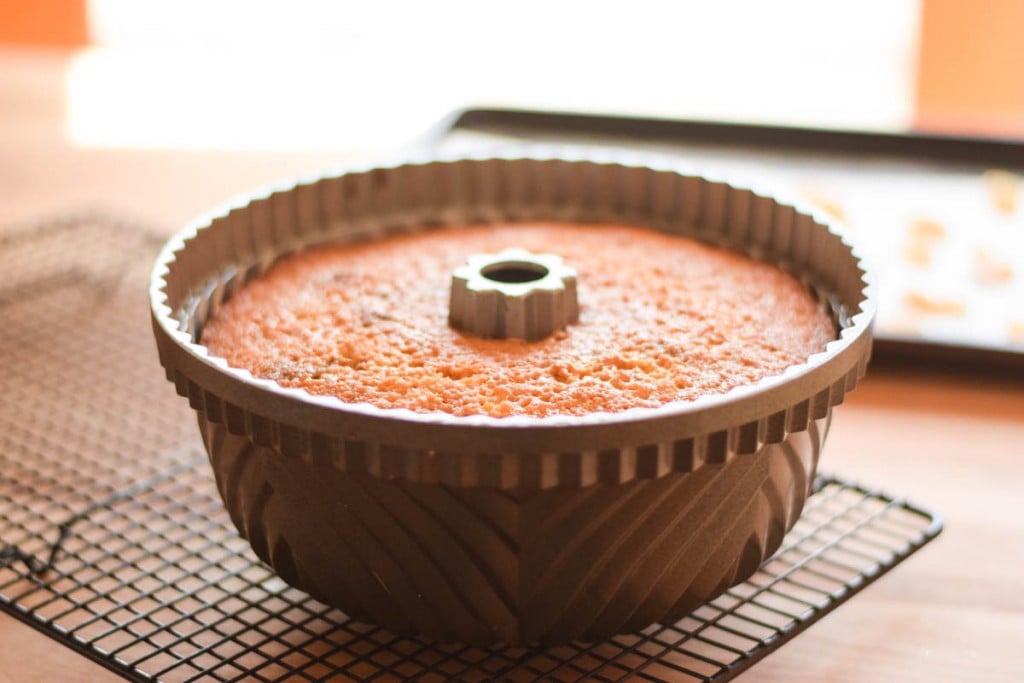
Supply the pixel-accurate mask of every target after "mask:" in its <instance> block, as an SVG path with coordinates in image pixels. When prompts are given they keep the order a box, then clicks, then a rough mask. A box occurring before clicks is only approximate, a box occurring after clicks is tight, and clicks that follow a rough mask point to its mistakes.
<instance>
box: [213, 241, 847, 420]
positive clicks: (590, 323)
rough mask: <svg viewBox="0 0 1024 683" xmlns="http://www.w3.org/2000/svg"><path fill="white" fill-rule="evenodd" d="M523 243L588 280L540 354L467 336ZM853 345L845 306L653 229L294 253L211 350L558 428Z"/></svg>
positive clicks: (263, 368)
mask: <svg viewBox="0 0 1024 683" xmlns="http://www.w3.org/2000/svg"><path fill="white" fill-rule="evenodd" d="M510 247H516V248H522V249H526V250H528V251H534V252H543V253H554V254H558V255H560V256H561V257H562V258H563V259H564V261H565V263H567V264H569V265H571V266H572V268H574V269H575V270H576V272H577V274H578V297H579V320H578V321H577V322H576V323H574V324H571V325H569V326H568V328H567V329H565V330H562V331H558V332H555V333H554V334H552V335H550V336H548V337H546V338H544V339H540V340H537V341H532V342H526V341H523V340H518V339H482V338H478V337H475V336H473V335H471V334H468V333H464V332H460V331H459V330H457V329H454V328H452V327H451V326H450V325H449V322H448V298H449V288H450V280H451V273H452V271H453V270H454V269H456V268H458V267H459V266H460V265H462V264H463V263H465V261H466V259H467V257H468V256H469V255H471V254H474V253H497V252H500V251H502V250H504V249H508V248H510ZM835 336H836V333H835V328H834V326H833V323H832V321H831V318H830V315H829V312H828V310H827V307H826V306H825V305H824V304H822V303H820V302H818V301H816V300H815V298H814V297H813V296H812V295H811V293H810V291H809V290H808V289H807V287H805V286H804V285H803V284H801V283H800V282H799V280H797V279H796V278H795V277H793V276H792V275H790V274H788V273H786V272H784V271H783V270H781V269H779V268H777V267H775V266H773V265H771V264H767V263H763V262H759V261H756V260H753V259H750V258H748V257H746V256H743V255H740V254H737V253H735V252H731V251H728V250H725V249H719V248H715V247H711V246H708V245H705V244H701V243H699V242H696V241H693V240H690V239H687V238H682V237H678V236H673V235H667V234H662V233H658V232H655V231H651V230H646V229H643V228H638V227H631V226H626V225H583V224H567V223H555V222H529V223H508V224H496V225H471V226H457V227H448V228H442V229H432V230H425V231H421V232H412V233H408V234H403V235H398V236H393V237H389V238H387V239H383V240H380V241H371V242H363V243H358V244H348V245H337V246H327V247H320V248H316V249H312V250H309V251H306V252H302V253H299V254H295V255H292V256H289V257H287V258H285V259H282V260H281V261H280V262H278V263H277V264H275V265H274V266H273V267H271V268H270V269H269V270H268V271H267V272H266V273H264V274H263V275H262V276H261V277H259V278H257V279H256V280H254V281H252V282H250V283H248V284H247V285H246V286H245V287H243V288H242V289H241V290H240V291H238V292H236V293H235V294H234V295H233V296H232V298H231V299H230V300H228V301H227V302H226V303H225V304H224V305H223V306H221V307H220V308H219V309H218V310H217V311H216V312H215V313H214V314H213V316H212V317H211V318H210V319H209V320H208V321H207V323H206V325H205V326H204V328H203V331H202V338H201V342H202V343H203V344H204V345H206V346H207V347H208V349H209V350H210V352H211V353H212V354H214V355H217V356H221V357H223V358H224V359H226V360H227V362H228V363H229V364H230V365H232V366H234V367H238V368H244V369H247V370H249V371H250V372H252V374H254V375H256V376H257V377H263V378H267V379H272V380H275V381H276V382H278V383H280V384H281V385H283V386H288V387H301V388H303V389H305V390H307V391H309V392H310V393H313V394H320V395H332V396H336V397H338V398H339V399H341V400H343V401H346V402H365V403H370V404H373V405H376V406H378V407H381V408H407V409H410V410H414V411H418V412H434V411H441V412H446V413H451V414H454V415H461V416H468V415H490V416H494V417H504V416H510V415H529V416H538V417H543V416H549V415H584V414H588V413H592V412H598V411H603V412H618V411H622V410H627V409H630V408H636V407H657V406H660V405H663V404H665V403H669V402H673V401H687V400H693V399H696V398H698V397H700V396H703V395H707V394H715V393H723V392H726V391H728V390H729V389H732V388H733V387H736V386H739V385H744V384H751V383H754V382H756V381H758V380H760V379H762V378H763V377H766V376H769V375H776V374H779V373H781V372H782V371H783V370H785V369H786V368H787V367H789V366H791V365H795V364H799V363H802V362H804V361H806V360H807V358H808V357H809V356H810V355H811V354H813V353H816V352H819V351H822V350H824V348H825V345H826V344H827V343H828V342H829V341H831V340H832V339H834V338H835Z"/></svg>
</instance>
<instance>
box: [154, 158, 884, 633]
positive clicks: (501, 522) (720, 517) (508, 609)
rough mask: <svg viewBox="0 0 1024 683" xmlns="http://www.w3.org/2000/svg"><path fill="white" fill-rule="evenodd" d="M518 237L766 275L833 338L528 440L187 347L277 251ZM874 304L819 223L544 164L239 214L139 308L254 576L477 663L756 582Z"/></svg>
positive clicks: (516, 162)
mask: <svg viewBox="0 0 1024 683" xmlns="http://www.w3.org/2000/svg"><path fill="white" fill-rule="evenodd" d="M535 219H554V220H559V221H579V222H602V221H607V222H617V223H628V224H634V225H643V226H648V227H649V228H652V229H655V230H660V231H663V232H668V233H673V234H679V235H686V236H689V237H692V238H695V239H698V240H701V241H704V242H709V243H714V244H718V245H724V246H727V247H731V248H733V249H737V250H739V251H743V252H745V253H749V254H751V255H753V256H755V257H758V258H761V259H765V260H769V261H772V262H775V263H778V264H779V265H781V266H782V267H784V268H786V269H788V270H789V271H791V272H793V273H794V274H796V275H797V276H799V277H801V278H803V279H804V280H805V281H806V282H807V283H808V284H809V285H810V286H812V287H813V288H814V289H815V291H816V292H817V293H818V294H819V295H820V296H823V297H826V298H827V300H828V301H829V302H830V305H831V306H832V309H833V311H834V313H835V318H836V322H837V326H838V327H839V329H840V333H839V335H838V338H837V339H836V340H835V341H833V342H831V343H830V344H829V345H828V347H827V348H826V349H825V350H824V351H823V352H821V353H818V354H815V355H814V356H812V357H811V358H810V359H808V361H807V362H806V363H804V364H802V365H798V366H794V367H791V368H789V369H788V370H787V371H786V372H784V373H783V374H781V375H778V376H774V377H769V378H766V379H764V380H762V381H760V382H758V383H757V384H754V385H751V386H745V387H739V388H737V389H734V390H732V391H730V392H728V393H726V394H722V395H715V396H707V397H704V398H701V399H699V400H697V401H691V402H679V403H672V404H667V405H664V406H662V407H659V408H653V409H651V408H647V409H635V410H629V411H625V412H620V413H597V414H589V415H585V416H577V417H572V416H565V417H562V416H556V417H544V418H530V417H508V418H491V417H485V416H479V417H456V416H452V415H449V414H441V413H429V414H424V413H413V412H411V411H407V410H400V409H380V408H376V407H374V406H370V405H367V404H347V403H343V402H342V401H340V400H338V399H335V398H327V397H319V396H312V395H310V394H308V393H306V392H304V391H302V390H299V389H288V388H284V387H281V386H279V385H277V384H275V383H274V382H272V381H269V380H264V379H259V378H255V377H253V376H252V375H251V374H249V373H248V372H246V371H244V370H240V369H236V368H232V367H229V366H228V365H227V363H226V362H225V361H224V360H223V359H220V358H216V357H213V356H211V355H210V354H209V353H208V352H207V350H206V349H205V348H204V347H203V346H202V345H200V344H199V343H198V339H199V335H200V330H201V329H202V325H203V323H204V321H205V320H206V319H207V317H208V316H209V315H210V313H211V312H212V311H213V310H215V309H216V307H217V306H218V305H220V304H221V303H222V302H223V301H225V300H226V299H227V298H228V297H229V296H230V295H231V292H232V291H233V290H235V289H236V288H237V287H239V286H241V285H243V284H244V283H245V282H246V281H248V280H250V279H251V278H253V277H255V276H258V275H259V274H260V273H262V272H263V271H264V270H265V269H266V268H267V267H268V266H269V265H270V264H271V263H273V262H274V260H275V259H277V258H279V257H281V256H282V255H285V254H288V253H292V252H294V251H296V250H300V249H303V248H306V247H309V246H312V245H316V244H323V243H332V242H344V241H351V240H366V239H380V238H383V237H386V236H387V235H390V234H394V233H398V232H403V231H410V230H427V229H431V227H433V226H438V225H442V224H456V223H471V222H486V221H515V220H535ZM873 291H874V287H873V285H872V281H871V279H870V277H869V276H868V274H867V272H866V271H865V268H864V266H863V265H862V262H861V259H860V258H859V257H858V255H857V253H856V251H855V250H854V249H853V248H852V247H851V246H850V244H849V243H848V242H847V241H846V240H845V239H844V238H843V236H842V234H841V231H840V229H839V228H838V227H837V226H835V225H833V224H832V222H831V221H830V219H828V218H827V217H826V216H824V215H821V214H819V213H815V212H814V211H811V210H808V209H805V208H802V207H797V206H796V205H793V204H788V203H782V202H780V201H777V200H775V199H772V198H771V197H768V196H765V195H763V194H759V193H758V192H755V191H752V190H749V189H742V188H738V187H733V186H731V185H729V184H727V183H725V182H719V181H715V180H710V179H707V178H704V177H700V176H698V175H695V174H690V173H687V172H686V171H683V170H679V169H678V168H677V167H675V166H674V165H673V164H672V163H671V162H662V163H659V162H652V161H651V160H649V159H646V160H644V159H641V161H639V162H638V161H636V160H635V159H626V158H624V157H617V156H607V155H606V156H600V153H599V152H587V151H582V152H581V151H578V150H577V151H567V150H554V151H551V150H547V151H530V152H528V153H525V154H524V153H522V152H521V151H520V152H519V153H516V154H514V155H510V156H500V155H492V156H487V157H480V158H459V159H431V160H426V161H422V162H415V163H411V162H410V163H403V164H399V165H393V166H388V167H381V168H372V169H362V170H355V171H350V172H346V173H341V174H338V175H334V176H330V177H323V178H319V179H315V180H312V181H309V182H302V183H299V184H297V185H294V186H291V187H286V188H282V189H278V190H275V191H272V192H269V193H266V194H262V195H259V196H255V197H253V198H251V199H248V200H246V201H245V202H243V203H240V204H238V205H235V206H232V207H229V208H227V209H225V210H223V211H220V212H217V213H214V214H212V215H210V216H208V217H206V218H203V219H202V220H200V221H198V222H196V223H195V224H193V225H192V226H190V227H188V228H187V229H185V230H183V231H182V232H181V233H179V234H178V235H177V236H175V237H174V238H172V239H171V240H170V241H169V242H168V243H167V245H166V246H165V247H164V249H163V251H162V252H161V254H160V256H159V259H158V260H157V263H156V265H155V268H154V270H153V275H152V282H151V289H150V296H151V305H152V314H153V329H154V332H155V334H156V340H157V346H158V348H159V353H160V359H161V362H162V363H163V366H164V368H165V369H166V371H167V377H168V379H170V380H171V381H172V382H174V384H175V386H176V387H177V391H178V392H179V393H180V394H181V395H183V396H187V397H188V400H189V402H190V404H191V405H192V407H193V408H194V409H195V410H196V413H197V415H198V418H199V426H200V429H201V431H202V435H203V441H204V443H205V444H206V448H207V451H208V452H209V455H210V460H211V462H212V464H213V470H214V473H215V475H216V479H217V484H218V487H219V489H220V493H221V495H222V497H223V499H224V502H225V504H226V506H227V509H228V511H229V512H230V514H231V518H232V519H233V520H234V523H235V525H236V526H237V527H238V530H239V532H240V533H241V534H242V535H244V536H245V537H246V538H247V539H248V540H249V542H250V543H251V544H252V547H253V549H254V550H255V551H256V553H257V554H258V555H259V556H260V558H262V559H263V560H264V561H266V562H267V563H269V564H270V565H271V566H273V568H274V569H275V570H276V571H277V572H278V573H279V574H280V576H281V577H282V578H283V579H284V580H285V581H287V582H288V583H290V584H292V585H294V586H297V587H299V588H301V589H303V590H305V591H307V592H309V593H310V594H311V595H313V596H315V597H317V598H319V599H320V600H323V601H324V602H327V603H329V604H331V605H335V606H337V607H338V608H340V609H342V610H343V611H345V612H346V613H347V614H349V615H350V616H352V617H354V618H357V619H361V620H365V621H368V622H372V623H376V624H380V625H382V626H385V627H388V628H390V629H393V630H394V631H397V632H401V633H410V634H413V633H414V634H421V635H424V636H427V637H430V638H433V639H437V640H443V641H452V640H455V641H463V642H466V643H471V644H477V645H484V644H488V643H493V642H504V643H509V644H527V643H537V642H539V643H542V644H555V643H563V642H567V641H571V640H588V641H592V640H598V639H602V638H606V637H608V636H610V635H612V634H615V633H621V632H627V631H634V630H638V629H641V628H643V627H644V626H646V625H648V624H651V623H653V622H658V621H675V620H678V619H679V618H681V617H683V616H684V615H686V614H687V613H688V612H689V611H691V610H692V609H693V608H695V607H696V606H698V605H699V604H700V603H701V602H703V601H705V600H708V599H710V598H712V597H714V596H716V595H718V594H719V593H721V592H722V591H724V590H725V589H727V588H728V587H729V586H731V585H733V584H735V583H737V582H740V581H742V580H744V579H746V578H747V577H748V576H750V574H751V573H753V572H754V571H755V570H756V569H757V567H758V566H759V565H760V564H761V563H762V562H763V561H764V560H765V559H766V558H767V557H768V556H769V555H771V554H772V553H773V552H774V551H775V550H776V549H777V548H778V547H779V544H780V542H781V540H782V537H783V535H784V534H785V533H786V531H787V530H788V529H789V528H790V527H791V526H792V525H793V523H794V522H795V521H796V519H797V517H798V516H799V514H800V511H801V508H802V506H803V503H804V500H805V498H806V497H807V495H808V492H809V489H810V486H811V482H812V480H813V478H814V473H815V468H816V465H817V461H818V455H819V453H820V451H821V447H822V443H823V441H824V439H825V434H826V432H827V428H828V424H829V420H830V419H831V412H832V407H833V406H834V405H836V404H838V403H840V402H841V401H842V400H843V396H844V395H845V394H846V392H848V391H850V390H851V389H853V387H854V385H855V384H856V383H857V380H858V379H859V378H860V377H861V376H862V375H863V373H864V370H865V366H866V364H867V362H868V357H869V353H870V346H871V325H872V321H873V318H874V311H875V300H874V293H873Z"/></svg>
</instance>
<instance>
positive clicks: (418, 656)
mask: <svg viewBox="0 0 1024 683" xmlns="http://www.w3.org/2000/svg"><path fill="white" fill-rule="evenodd" d="M161 241H162V237H161V236H160V235H159V234H158V233H157V232H155V231H152V230H145V229H141V228H139V227H138V226H136V225H133V224H129V223H125V222H121V221H117V220H113V219H111V218H109V217H105V216H102V215H82V216H75V217H69V218H67V219H63V220H59V221H53V222H50V223H47V224H45V225H37V226H30V227H25V228H15V229H8V230H6V231H4V232H0V358H2V360H3V364H2V367H3V372H2V374H0V609H2V610H3V611H5V612H7V613H9V614H11V615H13V616H14V617H16V618H18V619H20V620H21V621H23V622H25V623H26V624H29V625H30V626H32V627H34V628H36V629H38V630H40V631H42V632H43V633H46V634H47V635H49V636H50V637H52V638H54V639H55V640H56V641H58V642H60V643H62V644H63V645H66V646H67V647H70V648H72V649H74V650H75V651H77V652H79V653H81V654H82V655H84V656H86V657H89V658H90V659H92V660H94V661H96V662H98V663H100V664H102V665H103V666H105V667H107V668H108V669H110V670H112V671H115V672H117V673H119V674H121V675H123V676H124V677H126V678H129V679H134V680H140V681H148V680H160V681H191V680H199V679H202V680H218V681H233V680H242V679H245V680H260V681H275V680H284V679H288V680H325V679H330V680H339V681H346V680H349V681H400V680H418V681H449V680H459V681H487V680H502V681H535V680H554V681H577V680H587V681H619V680H627V679H628V680H643V681H673V682H676V681H715V682H717V681H726V680H730V679H732V678H733V677H735V676H736V675H738V674H739V673H741V672H742V671H744V670H746V669H747V668H749V667H750V666H752V665H753V664H754V663H756V662H757V661H758V660H760V659H761V658H763V657H764V656H766V655H768V654H769V653H771V652H773V651H774V650H776V649H778V648H779V647H781V646H782V645H783V644H785V643H786V642H788V641H789V640H790V639H792V638H793V637H794V636H796V635H797V634H798V633H800V632H801V631H802V630H804V629H806V628H808V627H809V626H811V625H812V624H813V623H814V622H815V621H817V620H818V619H820V618H821V617H823V616H824V615H826V614H828V613H829V612H831V611H832V610H834V609H836V608H837V607H839V606H840V605H842V604H843V603H844V602H845V601H847V600H849V599H850V597H851V596H853V595H855V594H856V593H857V592H858V591H860V590H862V589H863V588H864V587H865V586H867V585H868V584H870V583H871V582H872V581H874V580H875V579H877V578H878V577H880V576H882V575H883V574H885V573H886V572H887V571H889V570H890V569H892V568H893V567H894V566H895V565H897V564H898V563H900V562H901V561H903V560H904V559H906V558H907V557H908V556H909V555H910V554H912V553H913V552H915V551H916V550H918V549H919V548H921V547H922V546H923V545H924V544H926V543H927V542H929V541H930V540H931V539H933V538H935V536H937V535H938V534H939V532H940V531H941V528H942V526H941V522H940V521H939V520H938V518H937V517H936V516H935V515H934V514H932V513H930V512H928V511H927V510H925V509H922V508H919V507H916V506H913V505H911V504H909V503H907V502H905V501H903V500H900V499H897V498H895V497H892V496H888V495H885V494H882V493H879V492H877V491H874V490H871V489H869V488H866V487H863V486H859V485H855V484H851V483H847V482H844V481H842V480H840V479H838V478H833V477H819V479H818V480H817V482H816V490H815V493H814V494H813V495H812V496H811V497H810V498H809V500H808V502H807V505H806V507H805V510H804V514H803V516H802V517H801V519H800V520H799V522H798V523H797V525H796V526H795V528H794V529H793V530H792V531H791V532H790V534H789V535H788V536H787V537H786V539H785V541H784V543H783V546H782V548H781V549H780V550H779V551H778V552H777V553H776V554H775V555H774V556H773V557H772V558H771V559H770V560H769V561H768V562H767V563H766V564H765V565H764V566H763V567H762V568H761V569H760V570H759V571H758V572H757V574H755V575H754V576H753V577H751V578H750V580H748V581H746V582H745V583H743V584H740V585H738V586H736V587H734V588H732V589H730V590H729V591H728V592H727V593H725V594H724V595H722V596H720V597H719V598H717V599H715V600H713V601H711V602H709V603H707V604H705V605H703V606H702V607H700V608H699V609H697V610H695V611H694V612H693V613H692V614H691V615H689V616H688V617H686V618H684V619H682V620H680V621H678V622H676V623H672V624H659V625H654V626H651V627H649V628H647V629H645V630H644V631H642V632H640V633H636V634H630V635H622V636H616V637H615V638H612V639H610V640H608V641H606V642H602V643H595V644H573V645H569V646H564V647H558V648H547V649H531V648H514V649H511V648H501V647H494V648H486V649H480V648H471V647H466V646H462V645H445V644H436V643H431V642H428V641H423V640H419V639H416V638H409V637H403V636H398V635H395V634H393V633H390V632H388V631H386V630H384V629H380V628H377V627H374V626H370V625H367V624H362V623H359V622H356V621H353V620H350V619H348V618H347V617H346V616H345V615H344V614H342V613H340V612H338V611H337V610H334V609H332V608H330V607H327V606H325V605H323V604H321V603H319V602H317V601H315V600H314V599H312V598H310V597H309V596H307V595H305V594H303V593H301V592H300V591H297V590H295V589H293V588H290V587H289V586H287V585H286V584H284V583H283V582H282V581H281V580H280V579H278V578H277V577H276V576H275V575H274V574H273V573H272V572H271V571H270V570H269V569H268V568H267V567H266V566H265V565H263V564H262V563H260V562H259V561H258V560H257V559H256V557H255V556H254V555H253V554H252V552H251V551H250V549H249V546H248V544H247V543H246V542H245V541H244V540H242V539H241V538H240V537H239V536H238V534H237V532H236V531H235V530H234V528H233V527H232V525H231V522H230V520H229V519H228V516H227V514H226V512H225V511H224V508H223V506H222V504H221V502H220V499H219V498H218V496H217V492H216V488H215V485H214V483H213V479H212V475H211V473H210V470H209V467H208V465H207V464H206V456H205V454H204V453H203V451H202V447H201V445H200V444H199V443H198V440H197V437H196V436H195V433H196V430H195V428H194V426H193V424H192V420H193V417H192V415H191V414H190V412H189V410H188V408H187V406H184V405H182V403H183V402H181V401H179V400H177V398H176V397H175V396H174V395H173V390H172V388H171V387H170V385H169V384H167V382H165V381H164V379H163V376H162V373H161V371H160V369H159V366H158V364H157V361H156V353H155V351H154V349H153V344H152V341H151V335H150V333H149V330H148V329H147V327H148V324H149V322H148V309H147V302H146V297H145V291H144V290H145V286H144V283H145V282H146V280H147V271H148V268H149V264H150V263H151V261H152V257H153V256H154V254H155V252H156V250H157V249H158V247H159V244H160V242H161Z"/></svg>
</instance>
